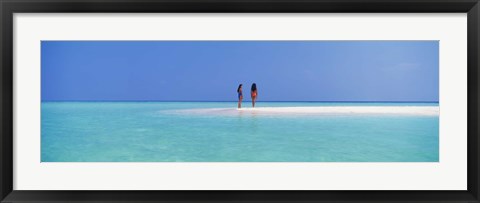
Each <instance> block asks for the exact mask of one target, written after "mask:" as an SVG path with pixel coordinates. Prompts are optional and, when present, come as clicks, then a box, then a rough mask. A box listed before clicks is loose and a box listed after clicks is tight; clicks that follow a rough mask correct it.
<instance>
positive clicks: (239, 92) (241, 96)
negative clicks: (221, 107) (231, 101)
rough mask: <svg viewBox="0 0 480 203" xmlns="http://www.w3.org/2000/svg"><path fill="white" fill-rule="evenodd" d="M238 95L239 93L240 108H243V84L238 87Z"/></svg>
mask: <svg viewBox="0 0 480 203" xmlns="http://www.w3.org/2000/svg"><path fill="white" fill-rule="evenodd" d="M237 93H238V108H242V99H243V93H242V84H240V85H239V86H238V88H237Z"/></svg>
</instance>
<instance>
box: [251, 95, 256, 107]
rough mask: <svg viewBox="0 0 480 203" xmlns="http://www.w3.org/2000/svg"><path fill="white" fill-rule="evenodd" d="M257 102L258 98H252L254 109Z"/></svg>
mask: <svg viewBox="0 0 480 203" xmlns="http://www.w3.org/2000/svg"><path fill="white" fill-rule="evenodd" d="M255 100H257V97H252V107H255Z"/></svg>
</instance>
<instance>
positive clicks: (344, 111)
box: [176, 106, 439, 116]
mask: <svg viewBox="0 0 480 203" xmlns="http://www.w3.org/2000/svg"><path fill="white" fill-rule="evenodd" d="M176 112H179V113H191V114H205V115H241V114H252V115H356V114H358V115H362V114H378V115H419V116H438V115H439V107H438V106H314V107H255V108H241V109H237V108H204V109H184V110H177V111H176Z"/></svg>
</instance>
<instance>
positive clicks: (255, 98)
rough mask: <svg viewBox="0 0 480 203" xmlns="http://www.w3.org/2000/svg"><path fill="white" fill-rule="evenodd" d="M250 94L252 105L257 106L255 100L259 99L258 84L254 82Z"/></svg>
mask: <svg viewBox="0 0 480 203" xmlns="http://www.w3.org/2000/svg"><path fill="white" fill-rule="evenodd" d="M250 94H251V96H252V107H253V108H255V102H256V101H257V96H258V92H257V84H255V83H253V84H252V89H251V91H250Z"/></svg>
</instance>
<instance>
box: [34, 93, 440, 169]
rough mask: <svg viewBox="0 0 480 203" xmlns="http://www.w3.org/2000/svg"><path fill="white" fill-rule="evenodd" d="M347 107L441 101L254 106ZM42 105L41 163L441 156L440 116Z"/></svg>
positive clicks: (179, 105) (181, 105)
mask: <svg viewBox="0 0 480 203" xmlns="http://www.w3.org/2000/svg"><path fill="white" fill-rule="evenodd" d="M243 105H244V106H246V107H249V105H250V103H249V102H244V103H243ZM342 105H343V106H438V104H437V103H324V102H259V103H257V106H258V107H280V106H286V107H288V106H342ZM41 108H42V112H41V113H42V116H41V160H42V162H438V161H439V136H438V134H439V117H438V116H421V115H308V116H306V115H256V114H235V115H224V114H218V115H217V114H189V113H185V112H184V113H181V110H182V109H205V108H236V102H42V107H41ZM177 110H180V111H177Z"/></svg>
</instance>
